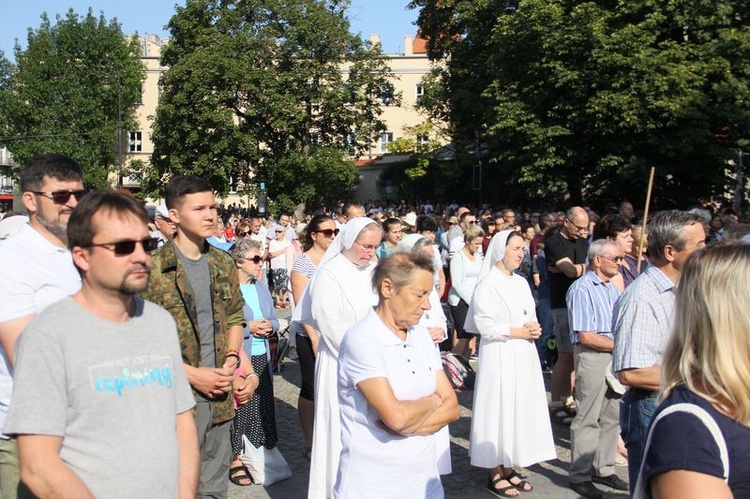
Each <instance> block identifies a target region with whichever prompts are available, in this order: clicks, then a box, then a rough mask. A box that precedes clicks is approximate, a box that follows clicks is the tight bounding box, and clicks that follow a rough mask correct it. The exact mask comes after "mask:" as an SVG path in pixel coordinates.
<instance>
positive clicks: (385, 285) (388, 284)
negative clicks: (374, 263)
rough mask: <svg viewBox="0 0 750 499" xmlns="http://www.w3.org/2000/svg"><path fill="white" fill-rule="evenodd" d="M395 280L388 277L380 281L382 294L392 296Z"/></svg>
mask: <svg viewBox="0 0 750 499" xmlns="http://www.w3.org/2000/svg"><path fill="white" fill-rule="evenodd" d="M393 292H394V289H393V281H391V280H390V279H388V278H386V279H383V281H382V282H381V283H380V295H381V296H382V297H383V298H391V297H392V296H393Z"/></svg>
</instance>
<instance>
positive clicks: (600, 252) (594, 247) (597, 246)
mask: <svg viewBox="0 0 750 499" xmlns="http://www.w3.org/2000/svg"><path fill="white" fill-rule="evenodd" d="M610 248H614V249H615V251H617V250H619V249H620V248H619V246H617V243H615V242H614V241H610V240H609V239H597V240H596V241H594V242H593V243H591V244H590V245H589V251H588V253H587V254H586V258H587V259H588V261H589V266H591V262H593V261H594V257H595V256H606V255H605V253H606V252H607V250H609V249H610Z"/></svg>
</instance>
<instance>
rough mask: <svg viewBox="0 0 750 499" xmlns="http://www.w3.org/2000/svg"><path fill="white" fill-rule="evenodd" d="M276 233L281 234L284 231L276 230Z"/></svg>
mask: <svg viewBox="0 0 750 499" xmlns="http://www.w3.org/2000/svg"><path fill="white" fill-rule="evenodd" d="M276 233H277V234H283V233H284V231H283V230H277V231H276Z"/></svg>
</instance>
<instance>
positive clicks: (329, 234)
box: [315, 229, 341, 238]
mask: <svg viewBox="0 0 750 499" xmlns="http://www.w3.org/2000/svg"><path fill="white" fill-rule="evenodd" d="M315 232H317V233H318V234H323V235H324V236H326V237H328V238H330V237H332V236H338V235H339V232H341V231H340V230H339V229H320V230H316V231H315Z"/></svg>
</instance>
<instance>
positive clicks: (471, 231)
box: [464, 224, 484, 244]
mask: <svg viewBox="0 0 750 499" xmlns="http://www.w3.org/2000/svg"><path fill="white" fill-rule="evenodd" d="M482 236H484V231H483V230H482V228H481V227H480V226H478V225H476V224H473V225H469V227H467V228H466V232H464V242H465V243H466V244H469V243H470V242H471V241H473V240H474V239H476V238H478V237H482Z"/></svg>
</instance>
